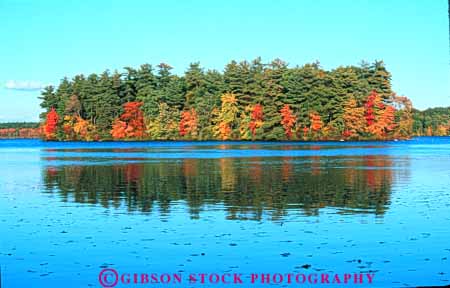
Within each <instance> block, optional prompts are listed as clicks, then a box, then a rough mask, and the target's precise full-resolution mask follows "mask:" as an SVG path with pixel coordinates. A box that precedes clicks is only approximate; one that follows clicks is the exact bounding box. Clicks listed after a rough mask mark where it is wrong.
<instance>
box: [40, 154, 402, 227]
mask: <svg viewBox="0 0 450 288" xmlns="http://www.w3.org/2000/svg"><path fill="white" fill-rule="evenodd" d="M47 160H48V159H47ZM55 160H57V159H55ZM50 163H51V160H50ZM392 166H393V162H392V159H390V157H389V156H355V157H343V156H340V157H322V158H321V157H319V156H313V157H274V158H270V157H261V158H221V159H176V160H158V161H150V162H141V163H127V164H116V165H85V166H70V165H68V166H48V167H47V168H46V169H45V170H44V171H43V178H44V183H45V186H46V191H47V192H48V193H57V194H58V195H59V196H60V197H61V200H62V201H74V202H78V203H89V204H99V205H102V206H103V207H107V208H111V207H113V208H121V209H123V208H125V209H127V210H128V211H141V212H145V213H150V212H153V210H154V209H155V207H156V208H157V209H158V213H160V214H162V215H165V214H169V213H170V209H171V207H173V206H174V205H185V206H186V207H188V209H189V213H190V215H191V217H193V218H198V217H200V216H201V212H202V210H203V209H206V208H205V207H206V205H219V206H220V207H221V208H220V209H224V210H226V211H227V218H228V219H254V220H260V219H262V217H263V215H264V214H266V215H269V216H270V217H271V218H272V219H274V220H278V219H282V218H283V217H284V216H285V215H286V214H287V213H288V212H289V211H293V210H297V211H299V210H300V211H302V212H303V213H304V214H306V215H315V214H317V213H319V211H320V209H321V208H324V207H334V208H338V209H339V210H341V211H345V212H346V213H375V214H377V215H382V214H383V213H384V212H385V210H386V209H387V207H388V205H389V200H390V194H391V189H392V185H393V180H394V179H396V178H395V177H394V176H395V175H393V173H396V171H397V170H396V169H393V167H392ZM397 178H398V175H397Z"/></svg>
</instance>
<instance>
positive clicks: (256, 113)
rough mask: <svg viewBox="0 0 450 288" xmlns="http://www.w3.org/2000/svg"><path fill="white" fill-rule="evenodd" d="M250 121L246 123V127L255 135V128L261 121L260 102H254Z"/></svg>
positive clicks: (260, 124)
mask: <svg viewBox="0 0 450 288" xmlns="http://www.w3.org/2000/svg"><path fill="white" fill-rule="evenodd" d="M251 119H252V120H251V121H250V123H249V124H248V127H249V128H250V131H251V132H252V135H253V136H255V135H256V129H258V128H259V127H261V126H262V123H263V106H262V105H261V104H256V105H255V106H254V107H253V111H252V114H251Z"/></svg>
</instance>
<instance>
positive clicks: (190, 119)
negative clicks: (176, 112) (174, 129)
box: [179, 108, 198, 138]
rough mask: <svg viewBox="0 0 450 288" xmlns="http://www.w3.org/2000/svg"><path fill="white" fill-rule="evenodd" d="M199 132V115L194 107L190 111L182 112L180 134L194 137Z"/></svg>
mask: <svg viewBox="0 0 450 288" xmlns="http://www.w3.org/2000/svg"><path fill="white" fill-rule="evenodd" d="M197 132H198V116H197V112H196V111H195V109H194V108H192V109H191V110H188V111H183V112H181V119H180V125H179V133H180V136H183V137H187V136H191V137H192V138H194V137H196V136H197Z"/></svg>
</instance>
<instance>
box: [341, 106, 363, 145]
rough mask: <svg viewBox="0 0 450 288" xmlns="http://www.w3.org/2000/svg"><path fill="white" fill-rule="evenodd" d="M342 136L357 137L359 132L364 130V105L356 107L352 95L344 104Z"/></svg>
mask: <svg viewBox="0 0 450 288" xmlns="http://www.w3.org/2000/svg"><path fill="white" fill-rule="evenodd" d="M343 119H344V125H345V130H344V134H343V135H344V136H345V137H357V136H358V135H359V133H360V132H362V131H364V127H365V124H366V121H365V119H364V107H358V103H357V102H356V99H355V98H354V97H351V98H350V99H348V100H347V102H345V104H344V115H343Z"/></svg>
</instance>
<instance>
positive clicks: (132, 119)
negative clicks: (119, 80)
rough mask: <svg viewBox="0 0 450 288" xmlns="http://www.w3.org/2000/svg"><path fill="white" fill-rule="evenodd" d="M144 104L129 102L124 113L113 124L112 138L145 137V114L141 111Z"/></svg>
mask: <svg viewBox="0 0 450 288" xmlns="http://www.w3.org/2000/svg"><path fill="white" fill-rule="evenodd" d="M143 104H144V103H143V102H127V103H125V104H124V105H123V109H124V112H123V114H122V115H120V117H119V118H116V119H115V120H114V122H113V125H112V129H111V136H112V137H113V138H114V139H124V138H128V139H141V138H143V137H144V136H145V130H146V128H145V123H144V113H143V112H142V110H141V109H140V108H141V106H142V105H143Z"/></svg>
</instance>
